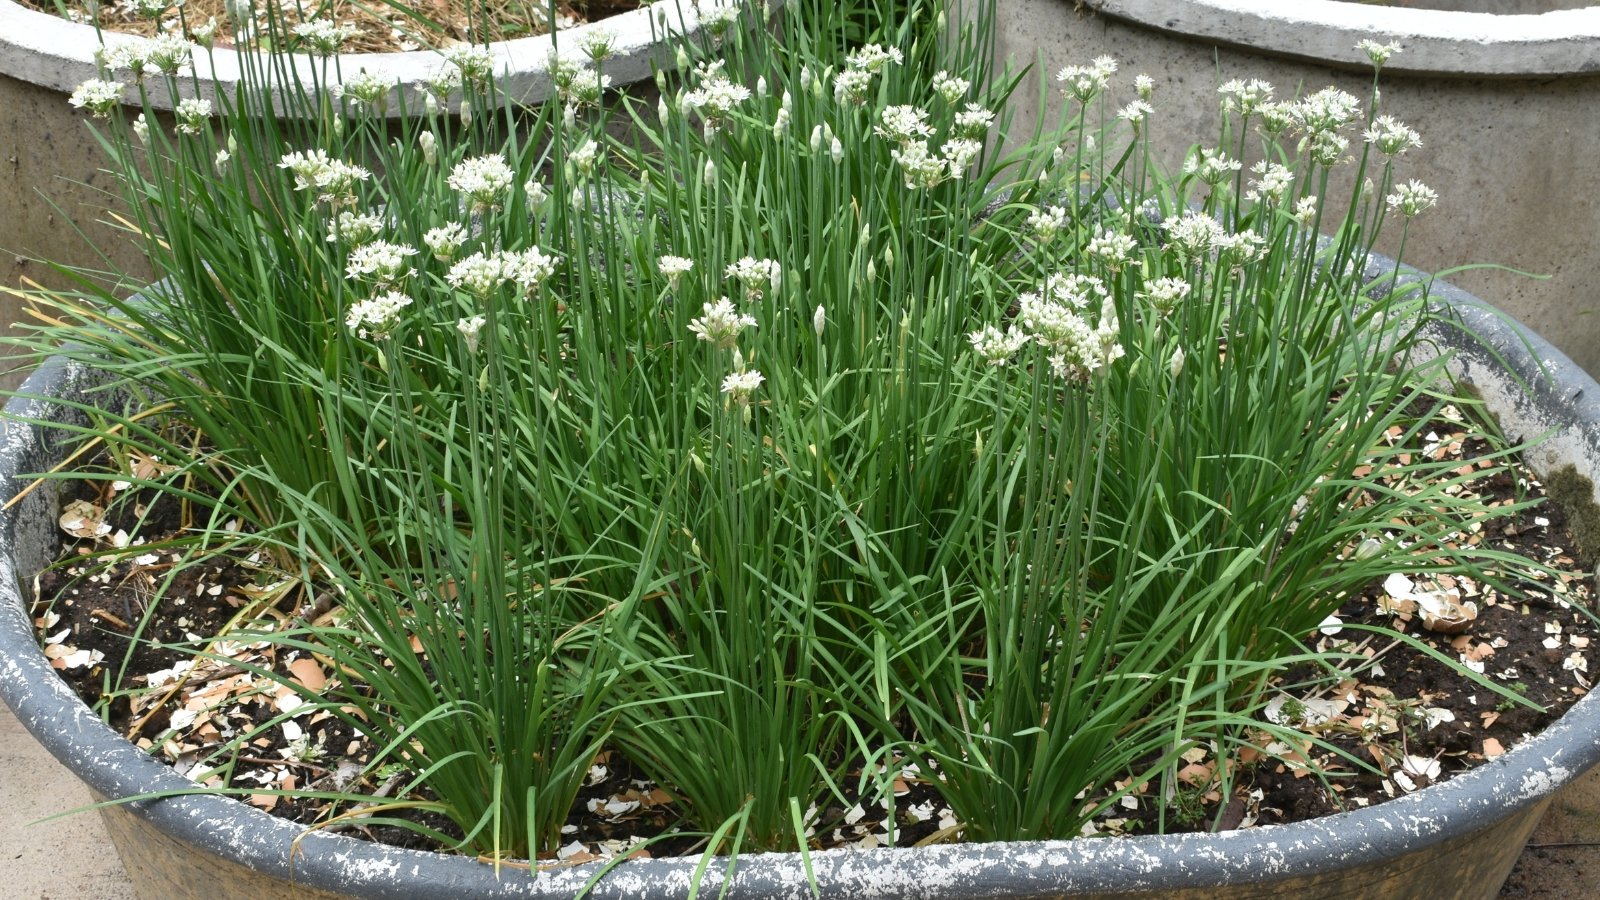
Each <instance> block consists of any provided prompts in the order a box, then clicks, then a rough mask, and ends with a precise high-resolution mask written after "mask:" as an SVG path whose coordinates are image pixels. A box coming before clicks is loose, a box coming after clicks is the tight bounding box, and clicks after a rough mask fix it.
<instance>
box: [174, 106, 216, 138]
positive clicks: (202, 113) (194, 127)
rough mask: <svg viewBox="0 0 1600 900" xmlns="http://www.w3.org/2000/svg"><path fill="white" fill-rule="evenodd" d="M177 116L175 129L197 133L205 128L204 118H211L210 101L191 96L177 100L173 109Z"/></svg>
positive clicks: (184, 132)
mask: <svg viewBox="0 0 1600 900" xmlns="http://www.w3.org/2000/svg"><path fill="white" fill-rule="evenodd" d="M173 114H174V116H176V117H177V120H178V124H177V125H176V126H175V127H176V128H177V130H178V131H179V132H181V133H183V134H199V133H200V131H201V129H203V128H205V125H206V120H208V119H210V118H211V101H210V100H201V99H196V98H193V97H190V98H186V99H183V100H179V101H178V106H177V108H176V109H174V110H173Z"/></svg>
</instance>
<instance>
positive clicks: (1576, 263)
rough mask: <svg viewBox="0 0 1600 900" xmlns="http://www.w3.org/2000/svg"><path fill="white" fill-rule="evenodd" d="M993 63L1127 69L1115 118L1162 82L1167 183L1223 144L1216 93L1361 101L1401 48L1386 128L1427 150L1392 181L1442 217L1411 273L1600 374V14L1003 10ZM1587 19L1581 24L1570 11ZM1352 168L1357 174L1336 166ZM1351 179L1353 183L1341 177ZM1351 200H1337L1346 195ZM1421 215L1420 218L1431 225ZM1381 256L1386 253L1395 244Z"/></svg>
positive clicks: (1489, 8)
mask: <svg viewBox="0 0 1600 900" xmlns="http://www.w3.org/2000/svg"><path fill="white" fill-rule="evenodd" d="M996 2H997V4H998V14H997V19H996V21H997V34H996V40H997V43H998V47H997V50H998V53H999V57H1000V58H1003V59H1004V58H1009V59H1011V60H1012V61H1013V62H1015V63H1016V64H1019V65H1021V64H1027V63H1032V62H1035V61H1036V60H1037V61H1038V62H1039V67H1038V71H1039V73H1040V74H1041V75H1043V76H1044V77H1047V78H1050V79H1051V80H1052V86H1051V87H1052V90H1051V91H1050V94H1051V104H1052V106H1051V108H1050V113H1049V114H1050V115H1051V117H1052V118H1051V119H1050V120H1049V121H1054V120H1055V119H1054V117H1055V116H1057V115H1059V114H1060V113H1061V112H1062V109H1063V98H1062V97H1061V95H1060V94H1059V92H1057V91H1055V90H1053V88H1054V84H1053V79H1054V76H1055V73H1056V72H1057V71H1059V70H1060V69H1061V67H1062V66H1065V65H1078V64H1084V63H1087V62H1088V61H1090V60H1091V59H1093V58H1095V57H1097V56H1100V55H1103V54H1108V55H1111V56H1114V57H1116V58H1117V59H1118V60H1119V61H1120V62H1121V65H1122V68H1121V72H1120V73H1119V74H1118V83H1117V86H1116V92H1115V94H1114V97H1115V99H1114V103H1115V104H1116V105H1110V106H1108V110H1107V115H1108V116H1109V115H1112V114H1114V113H1115V111H1116V109H1117V108H1118V106H1119V105H1120V104H1121V103H1124V102H1126V101H1127V100H1130V99H1132V94H1133V92H1132V89H1131V87H1130V82H1131V79H1132V76H1133V75H1134V74H1136V73H1140V72H1146V73H1149V74H1150V75H1151V76H1153V77H1154V78H1155V79H1156V91H1155V96H1154V98H1153V99H1152V101H1151V102H1152V103H1153V104H1154V106H1155V108H1156V115H1155V117H1154V118H1153V120H1152V124H1151V126H1150V134H1151V137H1152V141H1153V144H1154V146H1155V149H1156V151H1157V157H1158V159H1159V161H1160V162H1161V163H1162V164H1163V165H1164V166H1165V167H1166V168H1167V169H1168V170H1169V171H1173V172H1176V171H1177V169H1178V166H1179V165H1180V164H1181V163H1182V160H1183V155H1184V153H1185V152H1186V151H1187V150H1188V148H1189V146H1190V144H1191V143H1193V142H1195V141H1200V142H1201V143H1203V144H1205V145H1206V146H1212V145H1214V144H1215V142H1216V140H1217V138H1216V135H1217V118H1218V99H1219V98H1218V96H1217V86H1218V85H1220V84H1222V83H1223V82H1224V81H1227V80H1229V79H1233V78H1245V79H1249V78H1261V79H1265V80H1267V81H1270V82H1272V83H1273V84H1274V85H1276V86H1277V89H1278V96H1279V97H1280V98H1284V99H1287V98H1289V97H1292V96H1293V95H1294V93H1295V92H1296V91H1297V90H1299V91H1304V92H1310V91H1315V90H1318V89H1320V88H1322V87H1324V86H1326V85H1329V84H1332V85H1334V86H1336V87H1339V88H1341V89H1342V90H1345V91H1347V92H1349V93H1351V94H1353V95H1355V96H1357V97H1362V98H1365V97H1366V96H1367V94H1368V92H1369V89H1370V88H1371V83H1372V70H1371V66H1370V65H1369V63H1368V61H1367V59H1366V57H1365V55H1363V54H1362V53H1361V52H1360V51H1358V50H1356V49H1355V45H1356V42H1357V41H1359V40H1362V39H1364V38H1370V39H1373V40H1377V41H1380V42H1384V43H1391V42H1392V43H1397V44H1400V45H1401V46H1402V47H1403V48H1404V49H1403V50H1402V52H1400V53H1399V54H1397V55H1396V56H1395V57H1394V58H1393V59H1391V60H1390V61H1389V62H1388V64H1387V65H1385V66H1384V69H1383V78H1382V92H1383V98H1382V112H1383V113H1385V114H1388V115H1393V116H1396V117H1397V118H1399V119H1400V120H1401V121H1404V122H1406V123H1407V124H1409V125H1411V126H1413V127H1415V128H1416V129H1417V130H1418V131H1419V132H1421V134H1422V140H1423V147H1422V148H1421V149H1420V150H1414V151H1412V152H1410V153H1408V154H1406V155H1405V156H1404V157H1403V158H1402V159H1401V161H1400V165H1399V166H1398V168H1397V173H1398V177H1400V178H1401V179H1411V178H1416V179H1419V180H1421V181H1423V182H1425V183H1427V184H1429V185H1431V186H1432V187H1434V188H1436V189H1438V190H1439V193H1440V203H1439V209H1438V210H1437V215H1435V214H1433V213H1430V214H1429V215H1425V216H1422V217H1420V218H1418V219H1417V220H1416V222H1415V223H1413V226H1412V228H1411V233H1410V238H1409V240H1408V241H1407V243H1406V253H1405V256H1406V261H1407V262H1410V263H1413V264H1415V265H1417V266H1420V267H1421V268H1424V269H1427V270H1429V271H1433V272H1442V271H1444V270H1446V269H1449V268H1451V267H1454V266H1460V265H1465V264H1472V263H1495V264H1499V265H1504V266H1510V267H1513V268H1516V269H1520V270H1522V271H1524V272H1531V273H1537V274H1541V275H1548V276H1550V278H1549V279H1548V280H1544V281H1540V280H1533V279H1530V278H1527V277H1525V276H1523V275H1520V274H1516V273H1512V272H1507V271H1501V270H1491V269H1480V270H1474V271H1467V272H1460V273H1457V274H1452V275H1450V276H1448V277H1450V278H1451V280H1453V281H1455V282H1456V283H1457V284H1459V285H1460V286H1461V287H1463V288H1466V289H1467V290H1469V291H1472V292H1473V293H1475V294H1477V295H1478V296H1480V297H1484V298H1486V299H1489V300H1491V301H1492V302H1493V303H1495V305H1497V306H1499V307H1500V308H1501V309H1504V310H1505V311H1507V312H1509V313H1511V314H1512V315H1513V316H1514V317H1516V318H1517V319H1518V320H1520V321H1522V322H1523V323H1525V324H1526V325H1528V326H1529V327H1530V328H1533V329H1534V330H1535V331H1537V332H1539V333H1540V334H1544V335H1547V336H1548V337H1549V338H1550V339H1551V341H1552V342H1553V343H1554V344H1555V345H1556V346H1557V347H1559V348H1560V349H1561V350H1562V351H1563V352H1564V353H1566V354H1567V355H1568V356H1570V357H1571V358H1572V359H1573V360H1574V361H1575V362H1577V363H1578V364H1579V365H1580V366H1581V367H1583V368H1584V369H1586V370H1588V371H1589V372H1600V290H1597V289H1596V287H1595V285H1600V254H1596V253H1594V252H1593V242H1594V237H1595V235H1596V234H1600V203H1595V202H1594V192H1593V190H1592V186H1593V185H1595V184H1597V183H1600V158H1597V157H1596V156H1595V154H1594V153H1593V152H1592V151H1591V148H1592V147H1594V146H1596V144H1597V143H1600V116H1596V115H1595V114H1594V111H1595V109H1596V108H1600V4H1596V3H1594V2H1593V0H1591V2H1584V0H1385V2H1382V3H1367V2H1356V0H1081V2H1080V0H996ZM1575 7H1585V8H1581V9H1579V8H1575ZM1035 96H1037V94H1036V92H1035V91H1034V90H1033V89H1032V84H1031V82H1030V83H1029V86H1028V87H1025V88H1024V89H1023V90H1019V91H1018V92H1017V93H1016V94H1015V95H1014V99H1015V102H1014V103H1013V112H1014V114H1015V115H1016V117H1017V118H1016V128H1014V129H1013V132H1012V133H1013V134H1024V133H1026V130H1027V127H1028V126H1030V125H1032V124H1033V122H1034V121H1035V120H1036V117H1037V112H1036V111H1035V110H1034V109H1033V107H1034V106H1035V104H1034V97H1035ZM1346 168H1347V169H1353V167H1346ZM1348 177H1349V176H1347V178H1348ZM1348 189H1349V184H1348V183H1347V184H1343V185H1339V186H1338V187H1337V188H1336V189H1335V190H1334V191H1332V192H1331V193H1330V195H1329V196H1330V197H1337V196H1340V195H1341V194H1343V195H1344V196H1348V193H1347V191H1348ZM1430 216H1431V218H1430ZM1390 232H1392V233H1386V234H1385V235H1384V238H1385V240H1383V241H1382V242H1380V244H1379V246H1378V249H1379V251H1380V252H1383V253H1388V254H1390V255H1393V254H1394V253H1395V252H1397V247H1396V241H1397V240H1398V238H1399V233H1398V229H1390Z"/></svg>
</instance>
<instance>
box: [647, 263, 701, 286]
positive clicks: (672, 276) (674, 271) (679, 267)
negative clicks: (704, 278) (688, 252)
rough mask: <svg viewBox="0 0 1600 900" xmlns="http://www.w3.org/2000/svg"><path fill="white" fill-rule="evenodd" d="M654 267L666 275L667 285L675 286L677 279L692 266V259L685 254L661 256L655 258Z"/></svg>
mask: <svg viewBox="0 0 1600 900" xmlns="http://www.w3.org/2000/svg"><path fill="white" fill-rule="evenodd" d="M656 268H657V269H658V270H659V271H660V272H661V274H662V275H664V276H666V279H667V285H668V286H669V287H673V288H676V287H677V286H678V280H679V279H680V278H682V277H683V276H684V275H687V274H688V273H689V271H690V270H692V269H693V268H694V260H692V259H689V258H688V257H686V256H663V257H661V258H660V259H657V260H656Z"/></svg>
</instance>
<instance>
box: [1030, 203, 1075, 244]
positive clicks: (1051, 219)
mask: <svg viewBox="0 0 1600 900" xmlns="http://www.w3.org/2000/svg"><path fill="white" fill-rule="evenodd" d="M1026 224H1027V226H1028V230H1029V231H1030V232H1032V233H1033V238H1034V240H1036V241H1038V242H1039V243H1041V244H1048V243H1050V242H1051V241H1053V240H1055V239H1056V235H1058V234H1060V233H1061V229H1063V228H1065V227H1067V208H1066V207H1064V206H1046V207H1045V208H1043V209H1038V210H1034V211H1033V212H1032V213H1029V214H1028V219H1027V222H1026Z"/></svg>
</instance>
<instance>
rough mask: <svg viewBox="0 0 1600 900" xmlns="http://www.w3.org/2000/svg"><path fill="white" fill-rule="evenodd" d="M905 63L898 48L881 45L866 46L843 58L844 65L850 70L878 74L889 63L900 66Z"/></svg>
mask: <svg viewBox="0 0 1600 900" xmlns="http://www.w3.org/2000/svg"><path fill="white" fill-rule="evenodd" d="M903 62H905V56H904V55H903V54H901V52H900V50H899V48H897V47H889V48H885V47H883V45H881V44H867V45H865V46H863V47H862V48H861V49H860V50H857V51H856V52H854V53H852V54H850V55H849V56H846V57H845V64H846V65H847V66H849V67H850V68H852V69H860V70H862V71H866V72H879V71H882V69H883V67H884V66H886V65H888V64H889V63H894V64H895V65H897V66H898V65H900V64H901V63H903Z"/></svg>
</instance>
